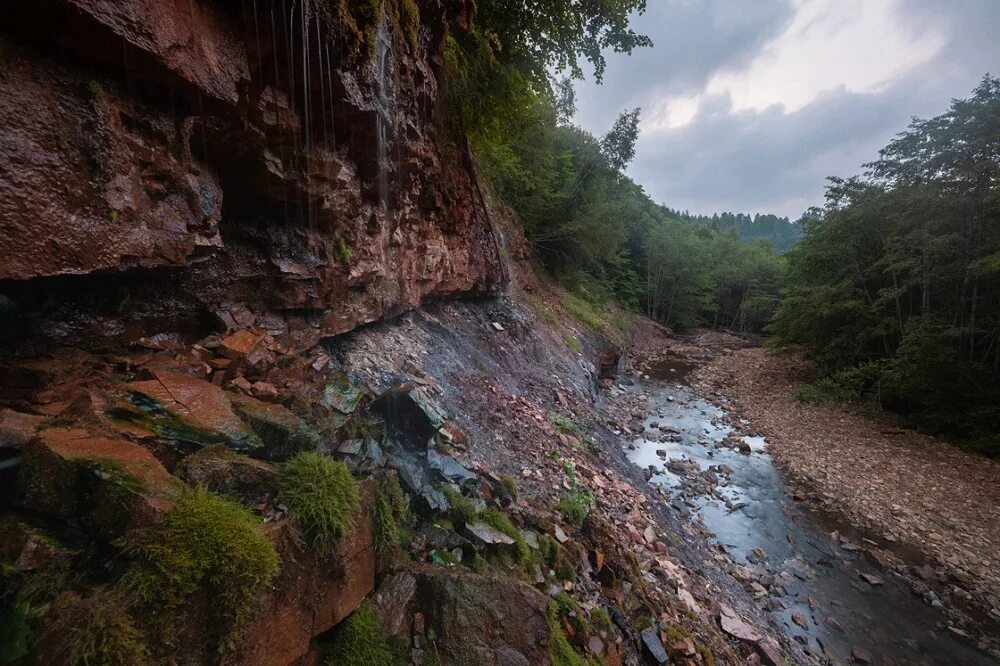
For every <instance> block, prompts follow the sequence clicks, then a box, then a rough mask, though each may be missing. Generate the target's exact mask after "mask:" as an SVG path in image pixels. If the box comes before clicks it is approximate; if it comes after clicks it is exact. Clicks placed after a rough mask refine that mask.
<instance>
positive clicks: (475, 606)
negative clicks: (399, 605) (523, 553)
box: [410, 565, 549, 666]
mask: <svg viewBox="0 0 1000 666" xmlns="http://www.w3.org/2000/svg"><path fill="white" fill-rule="evenodd" d="M410 571H412V572H413V573H414V576H415V577H416V579H417V599H418V601H417V606H418V608H419V609H420V611H421V612H423V614H424V617H425V622H426V625H427V630H428V633H429V632H430V631H431V630H433V631H434V632H435V634H436V636H437V639H436V642H435V645H436V647H437V651H438V653H439V655H440V657H441V663H443V664H479V665H482V666H501V665H502V666H530V665H532V664H543V663H549V626H548V607H549V599H548V597H546V596H545V595H544V594H542V593H541V592H539V591H538V590H536V589H534V588H533V587H531V586H529V585H526V584H525V583H522V582H520V581H517V580H514V579H512V578H506V577H500V576H484V575H480V574H475V573H471V572H467V571H463V570H460V569H451V568H449V569H445V568H440V567H433V566H431V565H415V566H414V567H413V568H411V569H410Z"/></svg>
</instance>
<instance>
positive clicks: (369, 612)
mask: <svg viewBox="0 0 1000 666" xmlns="http://www.w3.org/2000/svg"><path fill="white" fill-rule="evenodd" d="M399 652H400V651H399V650H398V648H396V647H395V646H393V645H392V644H391V643H390V642H389V641H388V640H386V638H385V633H384V631H383V630H382V621H381V620H379V617H378V615H377V614H376V613H375V611H374V609H372V607H371V605H370V604H369V603H368V602H364V603H362V604H361V605H360V606H358V608H357V609H356V610H355V611H354V612H353V613H351V614H350V615H349V616H348V617H347V619H346V620H344V621H343V622H342V623H341V624H340V625H339V626H338V627H337V629H336V630H335V633H334V638H333V642H332V643H331V644H330V649H329V652H328V653H327V657H326V664H327V666H397V665H398V664H401V663H403V659H402V657H403V655H401V654H400V653H399Z"/></svg>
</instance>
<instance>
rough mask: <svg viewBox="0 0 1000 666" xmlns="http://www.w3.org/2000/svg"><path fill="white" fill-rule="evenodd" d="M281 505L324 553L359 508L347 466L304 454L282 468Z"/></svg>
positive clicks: (342, 531) (312, 454)
mask: <svg viewBox="0 0 1000 666" xmlns="http://www.w3.org/2000/svg"><path fill="white" fill-rule="evenodd" d="M278 490H279V498H280V500H281V502H282V503H283V504H284V505H285V506H287V507H288V509H289V511H291V512H292V514H293V515H294V516H295V517H296V520H298V522H299V526H300V527H301V528H302V531H303V532H304V533H305V534H306V536H307V537H308V538H309V540H310V541H312V544H313V546H314V547H315V548H317V549H319V550H326V549H328V548H329V547H330V545H331V542H332V541H333V539H334V538H336V537H339V536H340V535H342V534H343V533H344V530H345V529H347V526H348V524H349V522H350V519H351V515H352V514H353V512H354V510H355V509H356V508H357V506H358V501H359V496H358V483H357V481H355V480H354V476H353V475H352V474H351V470H349V469H348V468H347V465H345V464H344V463H342V462H340V461H339V460H334V459H333V458H330V457H329V456H324V455H322V454H319V453H313V452H310V451H304V452H302V453H298V454H296V455H295V456H294V457H292V458H291V459H290V460H289V461H288V462H286V463H284V464H283V465H282V466H281V473H280V475H279V477H278Z"/></svg>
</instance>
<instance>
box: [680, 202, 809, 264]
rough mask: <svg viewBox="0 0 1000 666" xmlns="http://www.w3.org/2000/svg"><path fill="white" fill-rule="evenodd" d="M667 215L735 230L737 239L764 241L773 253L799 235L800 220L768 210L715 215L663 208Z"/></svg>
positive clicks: (793, 243) (783, 250)
mask: <svg viewBox="0 0 1000 666" xmlns="http://www.w3.org/2000/svg"><path fill="white" fill-rule="evenodd" d="M663 211H664V212H665V213H666V214H667V215H668V216H669V217H674V218H677V219H680V220H686V221H691V222H698V223H702V224H708V225H711V226H712V227H714V228H715V229H718V230H719V231H723V232H726V231H730V230H732V229H735V230H736V233H737V234H738V235H739V239H740V240H741V241H743V242H744V243H756V242H757V241H760V240H766V241H768V242H769V243H770V244H771V247H773V248H774V250H775V252H778V253H779V254H784V253H785V252H788V251H789V250H790V249H792V246H793V245H795V244H796V243H798V242H799V240H800V239H801V238H802V220H799V221H798V222H792V221H790V220H789V219H788V218H787V217H778V216H777V215H772V214H770V213H767V214H764V215H762V214H760V213H757V214H755V215H748V214H747V213H716V214H714V215H692V214H691V213H688V212H687V211H684V212H681V211H678V210H674V209H672V208H667V207H666V206H664V207H663Z"/></svg>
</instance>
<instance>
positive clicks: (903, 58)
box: [574, 0, 1000, 219]
mask: <svg viewBox="0 0 1000 666" xmlns="http://www.w3.org/2000/svg"><path fill="white" fill-rule="evenodd" d="M648 5H649V6H648V8H647V10H646V12H645V13H644V14H642V15H639V16H636V17H634V20H633V26H634V28H635V29H636V30H637V31H638V32H640V33H643V34H645V35H648V36H649V37H650V38H652V40H653V46H652V47H651V48H645V49H640V50H637V51H635V52H633V54H632V55H631V56H626V55H620V54H608V56H607V58H608V67H607V71H606V73H605V76H604V82H603V84H601V85H597V84H596V83H595V82H594V81H593V77H587V79H586V80H584V81H582V82H577V84H576V86H575V87H576V102H577V113H576V116H575V118H574V122H576V123H577V124H579V125H582V126H583V127H585V128H586V129H588V130H590V131H591V132H593V133H594V134H596V135H598V136H599V135H601V134H603V133H604V132H606V131H607V130H608V128H610V127H611V125H612V123H613V122H614V120H615V118H616V117H617V116H618V114H619V113H620V112H621V111H622V110H624V109H627V108H632V107H636V106H638V107H641V108H642V116H641V118H642V120H641V123H640V126H639V139H638V142H637V144H636V156H635V159H634V160H633V162H632V164H631V165H630V167H629V169H628V173H629V175H630V176H631V177H632V178H633V179H635V180H636V181H637V182H638V183H639V184H641V185H642V186H643V187H644V188H645V189H646V191H647V193H648V194H649V195H650V196H651V197H652V198H653V200H654V201H656V202H658V203H663V204H666V205H667V206H670V207H671V208H677V209H680V210H690V211H691V212H694V213H714V212H722V211H727V210H728V211H734V212H749V213H756V212H759V213H776V214H779V215H785V216H788V217H790V218H792V219H796V218H798V217H799V216H800V215H801V214H802V213H803V212H804V211H805V210H806V209H807V208H809V207H810V206H814V205H821V204H822V203H823V192H824V188H825V182H826V178H827V177H828V176H841V177H847V176H851V175H855V174H858V173H861V172H862V171H863V167H862V165H863V164H864V163H865V162H869V161H871V160H872V159H874V158H875V157H877V154H878V150H879V148H881V147H882V146H884V145H885V144H886V143H888V141H889V140H891V139H892V137H893V136H894V135H895V134H896V133H898V132H900V131H902V130H903V129H905V127H906V125H907V123H908V122H909V121H910V119H911V118H912V117H914V116H917V117H922V118H926V117H931V116H935V115H938V114H940V113H942V112H944V111H945V110H946V109H947V108H948V104H949V102H950V100H951V99H953V98H963V97H968V96H969V95H970V94H971V92H972V89H973V88H975V87H976V85H977V84H978V83H979V81H980V80H981V79H982V77H983V75H984V74H986V73H987V72H990V73H991V74H993V75H1000V0H648Z"/></svg>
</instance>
